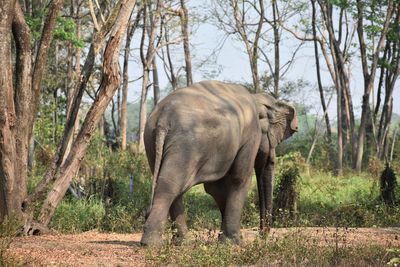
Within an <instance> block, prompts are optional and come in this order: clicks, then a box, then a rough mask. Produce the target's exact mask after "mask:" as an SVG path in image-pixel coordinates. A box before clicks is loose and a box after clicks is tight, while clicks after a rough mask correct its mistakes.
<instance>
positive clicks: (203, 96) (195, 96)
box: [141, 81, 298, 245]
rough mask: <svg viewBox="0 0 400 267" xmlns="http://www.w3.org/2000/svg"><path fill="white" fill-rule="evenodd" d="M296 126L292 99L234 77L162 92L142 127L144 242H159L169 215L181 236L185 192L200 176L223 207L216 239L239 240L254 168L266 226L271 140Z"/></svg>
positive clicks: (272, 161) (180, 237) (278, 139)
mask: <svg viewBox="0 0 400 267" xmlns="http://www.w3.org/2000/svg"><path fill="white" fill-rule="evenodd" d="M297 131H298V119H297V115H296V111H295V109H294V107H293V106H291V105H289V104H287V103H286V102H284V101H280V100H276V99H275V98H274V97H272V96H270V95H268V94H265V93H258V94H251V93H250V92H249V91H248V90H247V89H246V88H245V87H243V86H241V85H238V84H229V83H223V82H218V81H202V82H199V83H196V84H193V85H191V86H189V87H186V88H181V89H177V90H175V91H174V92H173V93H171V94H170V95H168V96H167V97H165V98H164V99H163V100H162V101H160V102H159V103H158V104H157V105H156V107H155V109H154V110H153V112H152V113H151V114H150V115H149V118H148V120H147V123H146V126H145V131H144V145H145V151H146V155H147V159H148V163H149V166H150V169H151V171H152V173H153V183H152V193H151V194H152V195H151V201H150V202H151V203H150V208H149V213H148V216H147V219H146V222H145V225H144V233H143V235H142V238H141V244H143V245H159V244H161V243H162V232H163V230H164V225H165V222H166V221H167V219H168V215H170V217H171V220H172V221H174V222H175V225H176V228H177V229H176V230H177V232H176V236H175V238H176V240H178V241H180V240H183V238H184V237H185V235H186V233H187V232H188V228H187V225H186V220H185V214H184V204H183V201H182V196H183V194H184V193H185V192H186V191H187V190H189V189H190V188H191V187H193V186H194V185H197V184H200V183H203V184H204V188H205V191H206V192H207V193H208V194H210V195H211V196H212V197H213V198H214V200H215V202H216V204H217V206H218V208H219V210H220V212H221V216H222V224H221V232H220V236H219V239H220V240H232V241H233V242H236V243H238V242H239V241H240V238H241V237H240V217H241V213H242V209H243V206H244V203H245V199H246V196H247V192H248V189H249V186H250V184H251V177H252V173H253V169H255V172H256V177H257V186H258V191H259V200H260V227H261V229H263V228H264V227H265V226H266V221H267V216H268V215H270V214H271V213H272V189H273V188H272V179H273V174H274V164H275V147H276V146H277V145H278V144H279V143H280V142H281V141H282V140H284V139H287V138H289V137H290V136H291V135H293V133H295V132H297Z"/></svg>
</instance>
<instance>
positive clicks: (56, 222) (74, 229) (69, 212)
mask: <svg viewBox="0 0 400 267" xmlns="http://www.w3.org/2000/svg"><path fill="white" fill-rule="evenodd" d="M104 215H105V207H104V203H103V202H101V201H99V200H97V199H94V198H92V199H89V200H84V199H70V200H66V201H63V202H61V204H60V206H59V207H58V209H57V210H56V213H55V214H54V217H53V219H52V221H51V227H52V228H54V229H55V230H57V231H62V232H66V233H79V232H84V231H89V230H93V229H100V227H101V222H102V220H103V217H104Z"/></svg>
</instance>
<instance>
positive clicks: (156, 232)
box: [140, 173, 181, 245]
mask: <svg viewBox="0 0 400 267" xmlns="http://www.w3.org/2000/svg"><path fill="white" fill-rule="evenodd" d="M166 177H171V176H163V174H162V173H161V174H160V176H159V177H158V182H157V185H156V188H155V192H154V197H153V205H152V207H151V209H150V214H149V217H148V218H147V219H146V223H145V225H144V233H143V236H142V239H141V241H140V243H142V244H143V245H160V244H162V233H163V231H164V226H165V223H166V221H167V218H168V213H169V210H170V207H171V205H172V203H173V201H174V200H175V199H176V198H177V196H179V195H180V194H181V191H180V190H181V189H180V187H179V186H177V184H176V183H174V182H172V181H171V179H168V178H166ZM178 179H179V178H178Z"/></svg>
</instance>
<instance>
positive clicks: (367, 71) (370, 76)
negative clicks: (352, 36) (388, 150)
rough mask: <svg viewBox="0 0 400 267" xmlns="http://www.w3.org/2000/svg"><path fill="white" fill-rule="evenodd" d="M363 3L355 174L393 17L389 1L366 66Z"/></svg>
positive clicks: (359, 32)
mask: <svg viewBox="0 0 400 267" xmlns="http://www.w3.org/2000/svg"><path fill="white" fill-rule="evenodd" d="M364 5H365V3H363V2H361V1H360V0H357V35H358V40H359V46H360V51H361V63H362V67H363V76H364V95H363V99H362V111H361V121H360V126H359V131H358V140H357V154H356V159H355V164H354V168H355V170H356V171H357V172H361V167H362V159H363V155H364V143H365V133H366V125H367V120H368V118H369V116H370V113H369V110H370V107H369V98H370V93H371V90H372V88H373V86H374V81H375V73H376V68H377V64H378V59H379V53H380V50H381V48H382V47H383V45H384V41H385V38H386V34H387V32H388V29H389V24H390V21H391V18H392V15H393V0H389V2H388V7H387V13H386V19H385V22H384V26H383V30H382V32H381V36H380V38H379V41H378V44H377V46H376V47H374V54H373V58H372V62H371V63H370V64H368V59H367V48H366V44H365V40H364V30H363V29H364V24H363V20H364V15H363V10H364Z"/></svg>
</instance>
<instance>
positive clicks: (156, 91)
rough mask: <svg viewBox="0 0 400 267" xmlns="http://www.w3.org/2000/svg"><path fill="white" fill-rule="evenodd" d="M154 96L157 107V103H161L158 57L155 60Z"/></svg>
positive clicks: (153, 72) (153, 71)
mask: <svg viewBox="0 0 400 267" xmlns="http://www.w3.org/2000/svg"><path fill="white" fill-rule="evenodd" d="M152 65H153V70H152V74H153V95H154V107H156V105H157V103H158V102H159V101H160V82H159V80H158V70H157V61H156V57H154V58H153V63H152Z"/></svg>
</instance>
